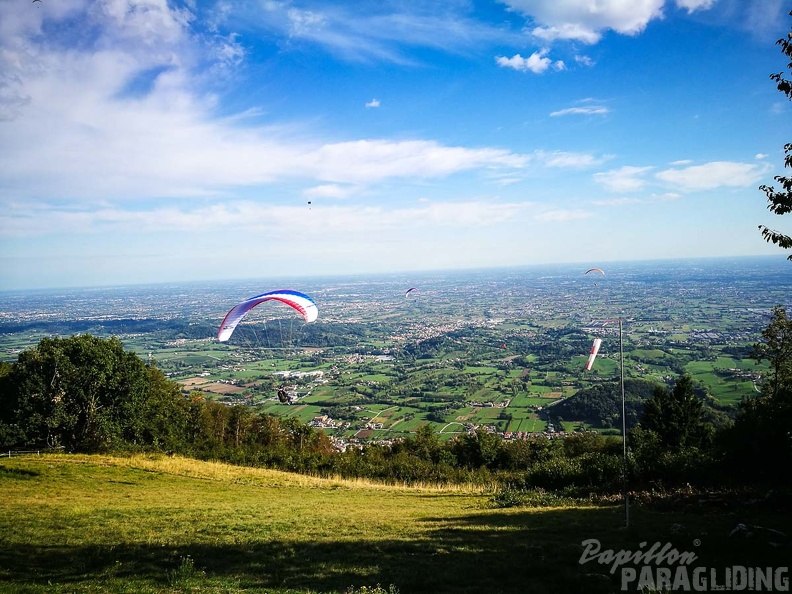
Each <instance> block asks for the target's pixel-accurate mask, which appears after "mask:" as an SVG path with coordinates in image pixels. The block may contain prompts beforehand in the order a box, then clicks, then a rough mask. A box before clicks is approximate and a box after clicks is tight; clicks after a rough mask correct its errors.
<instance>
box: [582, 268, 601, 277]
mask: <svg viewBox="0 0 792 594" xmlns="http://www.w3.org/2000/svg"><path fill="white" fill-rule="evenodd" d="M589 272H599V273H600V274H602V275H603V276H604V275H605V271H604V270H603V269H602V268H589V269H588V270H586V272H584V273H583V274H588V273H589Z"/></svg>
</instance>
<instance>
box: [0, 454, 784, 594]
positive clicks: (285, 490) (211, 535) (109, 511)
mask: <svg viewBox="0 0 792 594" xmlns="http://www.w3.org/2000/svg"><path fill="white" fill-rule="evenodd" d="M684 495H685V494H680V495H678V497H679V498H678V499H677V500H674V499H673V498H672V497H670V496H669V497H668V498H666V499H662V500H660V499H657V494H654V495H653V496H652V497H650V496H637V497H636V499H635V500H634V504H633V506H632V508H631V515H630V518H631V521H630V526H629V527H626V526H625V516H624V508H623V505H622V503H621V500H620V498H619V497H615V498H613V499H611V500H604V501H580V500H577V501H573V500H569V499H564V498H562V497H559V496H551V495H550V494H547V493H533V494H526V493H523V494H520V497H515V496H514V494H513V493H509V492H501V493H496V492H493V491H490V490H489V489H487V488H473V487H436V486H423V487H406V486H398V485H382V484H377V483H373V482H367V481H349V480H340V479H339V480H334V479H319V478H314V477H308V476H302V475H295V474H288V473H283V472H277V471H272V470H264V469H254V468H242V467H235V466H230V465H225V464H219V463H212V462H197V461H193V460H189V459H184V458H180V457H168V456H144V455H135V456H130V457H110V456H98V455H97V456H79V455H46V456H25V457H13V458H3V459H0V591H2V592H13V593H19V592H31V593H34V592H35V593H38V592H41V593H44V592H46V593H52V592H55V593H60V592H63V593H65V592H130V593H131V592H136V593H137V592H143V593H146V592H151V593H155V592H156V593H161V592H162V593H165V592H168V593H170V592H218V593H219V592H224V593H237V592H267V593H273V594H293V593H305V594H309V593H320V592H321V593H330V592H338V593H349V592H355V593H362V592H367V593H372V592H401V593H402V594H406V593H412V592H462V593H474V592H475V593H481V592H491V593H499V592H500V593H511V592H515V593H516V592H521V593H522V592H538V593H542V592H593V593H598V592H617V591H620V586H621V583H620V579H621V577H620V571H615V572H614V573H613V574H611V573H610V572H609V569H610V566H609V565H607V564H600V563H598V562H597V561H596V560H592V561H589V562H587V563H580V559H581V555H582V552H583V545H582V542H583V541H585V540H588V539H597V540H599V541H600V543H601V546H602V548H603V550H604V549H613V550H615V551H618V550H621V549H625V550H638V548H639V543H641V542H650V543H654V542H660V543H661V544H665V543H670V544H672V545H673V546H674V547H675V548H676V549H677V550H678V551H680V552H682V551H690V552H694V553H695V554H696V556H697V560H696V563H695V564H696V565H697V566H698V565H700V566H705V567H722V566H732V565H743V566H763V567H764V566H778V565H779V564H781V563H783V559H786V557H785V554H788V550H786V551H783V550H781V551H779V550H777V549H774V548H773V547H771V546H768V544H767V543H766V542H765V541H763V540H762V539H761V538H760V537H757V538H755V539H753V540H751V541H750V542H749V541H747V540H741V539H735V538H729V536H728V535H729V534H730V532H731V531H732V530H733V529H734V528H735V526H736V524H737V523H738V522H744V523H755V524H760V525H763V526H770V527H772V528H775V529H780V530H785V531H787V533H789V528H790V521H789V520H790V518H789V517H788V515H785V516H780V515H779V514H778V513H777V512H776V511H774V510H771V509H767V508H766V507H763V506H760V505H753V506H746V505H740V504H738V503H734V504H733V505H732V503H729V501H730V500H729V499H726V500H724V499H719V500H718V502H716V503H713V504H709V503H707V504H705V505H702V504H701V501H702V498H703V499H704V500H705V503H706V502H708V501H710V500H711V497H710V498H709V499H708V496H707V495H706V494H694V493H690V494H687V495H688V497H684ZM675 501H676V503H675ZM724 501H725V502H724ZM650 504H651V505H650ZM669 506H670V511H669ZM661 509H663V510H664V511H661ZM786 566H788V559H787V562H786ZM636 589H637V588H635V587H633V588H631V591H636Z"/></svg>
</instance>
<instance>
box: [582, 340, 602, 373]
mask: <svg viewBox="0 0 792 594" xmlns="http://www.w3.org/2000/svg"><path fill="white" fill-rule="evenodd" d="M601 344H602V339H601V338H595V339H594V343H593V344H592V345H591V352H590V353H589V358H588V361H586V367H585V369H586V371H591V366H592V365H594V359H595V358H596V357H597V353H599V349H600V345H601Z"/></svg>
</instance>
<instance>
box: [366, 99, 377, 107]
mask: <svg viewBox="0 0 792 594" xmlns="http://www.w3.org/2000/svg"><path fill="white" fill-rule="evenodd" d="M379 106H380V100H379V99H376V98H374V99H372V100H371V101H369V102H368V103H366V107H379Z"/></svg>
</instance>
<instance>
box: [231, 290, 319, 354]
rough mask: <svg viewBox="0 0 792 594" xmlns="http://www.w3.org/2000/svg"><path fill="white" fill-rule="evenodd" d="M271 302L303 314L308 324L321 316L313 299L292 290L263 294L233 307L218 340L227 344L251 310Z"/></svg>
mask: <svg viewBox="0 0 792 594" xmlns="http://www.w3.org/2000/svg"><path fill="white" fill-rule="evenodd" d="M270 300H275V301H280V302H281V303H285V304H286V305H288V306H289V307H291V308H294V309H295V310H297V311H298V312H299V313H301V314H302V316H303V319H304V320H305V322H306V323H307V324H310V323H311V322H313V321H314V320H316V318H317V317H318V316H319V309H318V308H317V307H316V303H314V301H313V299H311V298H310V297H308V295H306V294H304V293H300V292H298V291H292V290H290V289H283V290H280V291H270V292H269V293H262V294H261V295H256V296H255V297H251V298H250V299H246V300H245V301H243V302H242V303H239V304H237V305H235V306H234V307H232V308H231V309H230V310H229V311H228V313H227V314H226V316H225V318H223V322H222V324H220V330H218V332H217V340H219V341H220V342H225V341H227V340H228V339H229V338H231V334H233V332H234V329H235V328H236V327H237V324H239V322H241V321H242V318H244V317H245V316H246V315H247V314H248V312H249V311H250V310H251V309H253V308H254V307H256V306H257V305H259V304H260V303H264V302H265V301H270Z"/></svg>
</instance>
